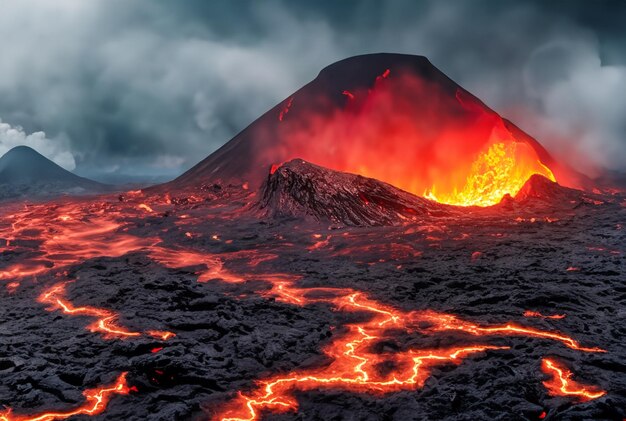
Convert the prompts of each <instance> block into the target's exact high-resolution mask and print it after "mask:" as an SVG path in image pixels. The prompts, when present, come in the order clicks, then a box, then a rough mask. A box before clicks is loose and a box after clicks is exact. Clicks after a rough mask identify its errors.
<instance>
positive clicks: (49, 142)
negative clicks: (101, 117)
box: [0, 119, 76, 171]
mask: <svg viewBox="0 0 626 421" xmlns="http://www.w3.org/2000/svg"><path fill="white" fill-rule="evenodd" d="M21 145H25V146H30V147H31V148H33V149H34V150H36V151H37V152H39V153H40V154H42V155H43V156H45V157H46V158H48V159H50V160H52V161H54V162H55V163H57V164H58V165H60V166H62V167H63V168H65V169H66V170H69V171H71V170H73V169H74V168H75V167H76V162H75V161H74V155H72V153H71V152H70V151H69V150H68V149H67V148H68V145H67V142H66V141H65V139H64V138H63V137H62V136H60V137H58V138H56V139H48V138H47V137H46V134H45V133H44V132H33V133H31V134H27V133H26V132H25V131H24V129H23V128H22V127H20V126H11V125H10V124H8V123H5V122H3V121H2V119H0V156H2V155H4V154H5V153H7V152H8V151H9V150H11V149H13V148H14V147H16V146H21Z"/></svg>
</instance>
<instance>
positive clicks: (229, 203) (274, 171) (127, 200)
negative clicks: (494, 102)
mask: <svg viewBox="0 0 626 421" xmlns="http://www.w3.org/2000/svg"><path fill="white" fill-rule="evenodd" d="M625 220H626V195H624V194H623V193H622V192H621V191H619V190H615V189H607V188H605V186H601V185H595V184H594V183H593V181H592V180H590V179H588V178H587V177H585V176H584V175H582V174H579V173H578V172H576V171H575V170H573V169H571V168H569V167H568V166H567V164H566V163H560V162H557V161H556V160H555V159H554V158H553V157H552V156H551V155H550V154H549V153H548V152H547V151H546V150H545V149H544V148H543V147H542V146H541V145H540V144H539V142H537V141H536V140H534V139H533V138H531V137H530V136H529V135H527V134H525V133H524V132H523V131H521V130H520V129H519V128H517V127H516V126H515V125H513V123H511V122H509V121H507V120H505V119H503V118H501V117H500V116H499V115H498V114H497V113H495V112H494V111H493V110H491V109H489V108H488V107H487V106H486V105H485V104H483V103H482V102H481V101H480V100H478V99H477V98H476V97H474V96H473V95H471V94H470V93H469V92H467V91H465V90H464V89H463V88H461V87H460V86H458V85H457V84H456V83H454V82H453V81H452V80H450V79H449V78H447V77H446V76H445V75H444V74H443V73H441V72H440V71H439V70H438V69H436V68H435V67H434V66H433V65H432V64H431V63H430V62H429V61H428V60H427V59H425V58H423V57H417V56H408V55H395V54H374V55H367V56H358V57H353V58H349V59H346V60H343V61H340V62H338V63H335V64H333V65H331V66H329V67H328V68H326V69H324V70H322V72H320V74H319V76H318V77H317V78H316V79H315V80H313V81H312V82H311V83H309V84H308V85H306V86H305V87H303V88H302V89H300V90H299V91H297V92H295V93H294V94H293V95H291V96H290V97H288V98H287V99H285V101H283V102H282V103H281V104H278V105H277V106H276V107H274V108H273V109H271V110H269V111H268V112H267V113H266V114H264V115H263V116H261V117H260V118H259V119H258V120H257V121H255V122H254V123H252V124H251V125H250V126H249V127H248V128H246V129H245V130H244V131H242V132H241V133H240V134H239V135H237V136H236V137H235V138H233V139H232V140H231V141H230V142H228V143H226V144H225V145H224V146H223V147H222V148H221V149H219V150H218V151H216V152H215V153H213V154H211V155H210V156H209V157H207V158H206V159H205V160H204V161H202V162H201V163H199V164H198V165H197V166H195V167H194V168H192V169H191V170H189V171H188V172H187V173H185V174H183V175H182V176H181V177H179V178H177V179H176V180H173V181H172V182H169V183H166V184H163V185H159V186H155V187H151V188H148V189H144V190H137V191H128V192H124V193H122V194H119V195H118V194H115V195H113V194H109V195H102V196H97V197H74V198H72V197H63V198H59V199H55V200H49V201H46V202H37V203H31V202H26V203H25V202H19V203H18V202H15V203H4V204H2V213H1V216H0V244H1V245H2V251H1V253H0V267H1V268H2V270H1V271H0V283H1V285H0V286H1V287H2V289H3V292H2V294H0V309H2V318H1V319H0V327H1V328H0V337H1V338H2V340H1V341H0V372H1V373H2V382H0V405H2V406H4V408H5V409H0V420H1V421H26V420H30V421H53V420H64V419H76V420H80V419H90V420H145V419H150V420H173V419H175V420H200V419H220V420H255V419H273V420H279V419H281V420H283V419H307V420H309V419H310V420H314V419H324V420H330V419H336V420H340V419H358V420H369V419H372V420H377V419H380V420H423V419H442V420H477V419H526V420H538V419H546V420H549V419H554V420H556V419H559V420H560V419H570V420H578V419H605V420H621V419H624V418H625V417H626V410H625V408H626V376H625V373H626V365H625V364H624V361H625V360H626V351H624V346H623V345H624V342H623V337H624V335H625V334H626V320H625V317H626V313H625V312H624V306H625V305H626V289H625V288H624V269H623V268H624V252H625V251H626V250H625V245H626V231H625V230H624V225H625Z"/></svg>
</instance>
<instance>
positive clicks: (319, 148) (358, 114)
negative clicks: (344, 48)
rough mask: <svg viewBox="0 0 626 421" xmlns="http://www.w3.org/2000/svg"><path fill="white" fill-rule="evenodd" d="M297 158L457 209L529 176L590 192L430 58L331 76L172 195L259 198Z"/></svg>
mask: <svg viewBox="0 0 626 421" xmlns="http://www.w3.org/2000/svg"><path fill="white" fill-rule="evenodd" d="M294 158H301V159H303V160H306V161H308V162H311V163H313V164H316V165H320V166H323V167H326V168H329V169H333V170H337V171H342V172H348V173H353V174H359V175H362V176H365V177H371V178H375V179H378V180H381V181H383V182H386V183H389V184H392V185H394V186H396V187H398V188H400V189H403V190H405V191H408V192H410V193H413V194H415V195H418V196H426V197H430V198H432V199H434V200H436V201H439V202H442V203H448V204H453V205H465V206H467V205H481V206H487V205H493V204H495V203H497V202H499V201H500V199H501V198H502V197H503V196H504V195H505V194H509V195H515V194H516V193H517V192H518V191H519V190H520V189H521V187H522V186H523V185H524V183H525V182H526V181H527V180H528V178H530V176H531V175H533V174H540V175H543V176H544V177H546V178H548V179H550V180H552V181H558V182H559V184H561V185H564V186H570V187H575V188H588V187H590V183H589V180H588V179H586V177H584V176H583V175H581V174H579V173H576V172H575V171H573V170H571V169H569V168H568V167H567V166H565V165H561V164H559V163H558V162H557V161H556V160H555V159H553V158H552V157H551V156H550V154H549V153H548V152H547V151H546V150H545V149H544V148H543V147H542V146H541V145H540V144H539V143H538V142H537V141H536V140H535V139H533V138H532V137H531V136H529V135H528V134H526V133H524V132H523V131H522V130H521V129H519V128H518V127H517V126H515V125H514V124H513V123H511V122H510V121H508V120H506V119H503V118H502V117H500V116H499V115H498V114H497V113H496V112H495V111H493V110H491V109H490V108H489V107H487V106H486V105H485V104H484V103H483V102H481V101H480V100H479V99H478V98H476V97H475V96H473V95H472V94H470V93H469V92H467V91H466V90H465V89H463V88H462V87H460V86H459V85H457V84H456V83H455V82H454V81H452V80H451V79H450V78H448V77H447V76H446V75H445V74H443V73H442V72H441V71H439V70H438V69H437V68H436V67H435V66H433V65H432V64H431V63H430V62H429V61H428V60H427V59H426V58H425V57H421V56H412V55H401V54H370V55H363V56H356V57H351V58H348V59H345V60H342V61H339V62H337V63H334V64H332V65H330V66H328V67H326V68H325V69H323V70H322V71H321V72H320V73H319V75H318V76H317V77H316V78H315V79H314V80H313V81H312V82H310V83H309V84H307V85H306V86H304V87H302V88H301V89H299V90H298V91H296V92H295V93H294V94H292V95H290V96H289V97H288V98H287V99H285V100H284V101H283V102H281V103H280V104H278V105H276V106H275V107H274V108H272V109H271V110H269V111H268V112H267V113H265V114H264V115H263V116H261V117H260V118H259V119H257V120H256V121H254V122H253V123H252V124H251V125H250V126H248V127H247V128H246V129H245V130H243V131H242V132H241V133H239V134H238V135H237V136H235V137H234V138H233V139H232V140H230V141H229V142H228V143H226V144H225V145H224V146H223V147H222V148H220V149H219V150H217V151H216V152H215V153H213V154H211V155H210V156H209V157H207V158H206V159H205V160H203V161H202V162H200V163H199V164H197V165H196V166H195V167H193V168H192V169H190V170H189V171H187V172H186V173H185V174H183V175H181V176H180V177H179V178H177V179H176V180H174V181H173V182H172V183H171V184H169V185H168V187H170V188H184V187H186V186H193V185H199V184H202V183H214V182H218V183H225V184H243V183H248V184H249V186H250V187H251V188H253V189H255V188H258V187H259V186H260V185H261V183H262V182H263V181H264V180H265V178H266V174H267V172H268V170H269V168H270V167H271V166H272V165H280V164H281V163H283V162H287V161H290V160H292V159H294Z"/></svg>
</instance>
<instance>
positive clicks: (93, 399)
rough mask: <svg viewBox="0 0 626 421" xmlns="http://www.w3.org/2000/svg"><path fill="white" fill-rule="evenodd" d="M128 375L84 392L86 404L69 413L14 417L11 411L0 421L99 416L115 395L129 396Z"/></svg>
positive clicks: (49, 420) (3, 414) (57, 412)
mask: <svg viewBox="0 0 626 421" xmlns="http://www.w3.org/2000/svg"><path fill="white" fill-rule="evenodd" d="M126 374H127V373H122V374H120V375H119V377H118V378H117V380H116V381H115V383H113V384H111V385H109V386H103V387H98V388H95V389H88V390H85V391H84V392H83V396H85V403H84V404H83V405H81V406H79V407H78V408H75V409H71V410H67V411H51V412H42V413H40V414H36V415H14V414H13V413H12V412H11V411H10V410H9V411H7V412H0V421H55V420H65V419H68V418H71V417H74V416H76V415H89V416H93V415H98V414H100V413H102V411H104V410H105V408H106V407H107V405H108V403H109V401H110V400H111V398H112V397H113V396H114V395H127V394H128V393H130V390H131V389H130V388H129V387H128V385H127V384H126Z"/></svg>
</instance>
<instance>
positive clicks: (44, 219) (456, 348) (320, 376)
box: [0, 72, 605, 421]
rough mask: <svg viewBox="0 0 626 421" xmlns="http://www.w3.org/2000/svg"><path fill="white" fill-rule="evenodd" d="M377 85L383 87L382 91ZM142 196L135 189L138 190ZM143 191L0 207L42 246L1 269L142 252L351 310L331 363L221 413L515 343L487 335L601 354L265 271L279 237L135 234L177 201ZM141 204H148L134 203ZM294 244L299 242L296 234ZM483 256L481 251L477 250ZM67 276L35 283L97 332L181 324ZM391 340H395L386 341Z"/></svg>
mask: <svg viewBox="0 0 626 421" xmlns="http://www.w3.org/2000/svg"><path fill="white" fill-rule="evenodd" d="M392 77H393V76H391V75H390V73H389V72H385V73H383V74H382V75H381V76H380V77H379V82H380V83H384V81H386V80H390V78H392ZM372 95H373V96H376V93H372ZM358 100H359V98H358V93H355V100H354V101H358ZM288 123H289V121H288V120H286V121H285V122H284V124H288ZM139 194H140V193H138V194H129V195H128V196H129V197H131V198H132V197H134V196H136V195H139ZM498 194H499V193H498ZM148 199H149V198H148V197H142V198H141V200H142V202H145V203H138V202H133V201H132V199H125V201H123V202H121V203H116V204H115V205H112V204H107V203H104V202H93V203H89V202H76V203H65V204H61V205H31V206H26V207H24V208H23V209H20V210H19V211H17V212H15V213H13V214H11V215H8V216H2V217H0V238H5V239H7V247H9V244H10V247H20V246H19V244H20V242H19V241H18V240H27V241H30V242H36V243H37V244H39V245H38V246H37V248H36V249H34V250H33V251H34V252H33V253H32V254H29V256H31V255H32V256H34V257H32V258H25V259H24V260H23V261H21V262H20V263H17V264H13V265H11V266H9V267H8V268H6V269H5V270H3V271H2V272H0V279H6V280H8V281H11V282H9V283H7V287H8V288H17V286H19V282H18V280H22V278H26V277H32V276H36V275H39V274H50V273H56V274H57V275H59V273H60V272H62V271H63V270H65V269H66V268H67V267H68V266H71V265H74V264H77V263H80V262H83V261H85V260H87V259H92V258H95V257H100V256H112V257H115V256H122V255H125V254H127V253H131V252H141V253H144V254H145V255H147V256H148V257H150V258H151V259H152V260H154V261H155V262H158V263H160V264H162V265H164V266H166V267H168V268H190V269H191V270H193V271H194V273H195V274H196V275H197V281H198V282H202V283H204V282H210V281H214V280H219V281H220V282H224V283H229V284H242V283H245V282H248V281H255V284H254V285H255V287H258V288H259V289H258V290H256V291H251V293H256V294H258V295H260V296H262V297H265V298H268V299H275V300H277V301H280V302H283V303H286V304H290V305H295V306H306V305H311V304H315V303H317V304H323V305H327V306H329V307H330V308H332V310H333V311H335V312H341V313H344V314H346V315H347V316H346V317H350V320H358V321H356V322H350V323H348V324H346V325H343V326H341V327H340V328H338V329H337V330H336V331H335V333H334V335H332V336H331V338H330V339H329V341H328V342H327V343H326V344H325V346H324V348H323V352H324V354H325V355H326V357H327V358H328V361H329V363H328V364H327V365H324V366H322V367H318V368H313V369H304V370H294V371H292V372H289V373H277V374H274V375H270V376H268V377H266V378H264V379H262V380H259V381H257V383H256V387H255V388H253V389H252V390H250V391H248V392H245V393H240V394H239V395H238V397H236V398H235V399H234V400H233V401H231V402H228V403H227V404H226V405H225V406H224V407H223V408H220V409H219V413H218V414H217V416H216V417H217V418H221V419H227V420H255V419H258V418H259V417H260V416H261V415H262V414H263V413H267V412H278V413H280V412H286V411H296V410H297V408H298V403H297V400H296V397H295V395H294V393H295V392H296V391H307V390H312V389H334V390H348V391H351V392H356V393H372V394H377V395H378V394H385V393H391V392H395V391H399V390H413V389H416V388H420V387H422V386H423V384H424V382H425V380H426V379H428V378H429V377H430V376H431V373H432V371H433V370H432V369H433V368H434V367H435V366H438V365H445V364H454V365H456V364H461V363H462V362H463V361H464V360H466V359H469V358H471V357H472V356H475V355H477V354H481V353H485V352H492V351H503V350H506V349H508V347H507V346H501V345H492V344H489V343H488V341H490V340H491V339H493V337H509V336H523V337H529V338H536V339H542V340H551V341H557V342H559V343H561V344H563V345H565V346H567V347H569V348H571V349H574V350H577V351H583V352H604V350H602V349H600V348H598V347H587V346H584V345H581V344H580V343H579V342H578V341H576V340H575V339H574V338H572V337H570V336H568V335H566V334H564V333H561V332H556V331H547V330H541V329H536V328H533V327H529V326H522V325H518V324H515V323H512V322H508V323H504V324H495V325H482V324H477V323H474V322H471V321H468V320H463V319H461V318H459V317H457V316H454V315H451V314H445V313H439V312H435V311H430V310H417V311H404V310H400V309H396V308H393V307H391V306H389V305H386V304H384V303H381V302H378V301H376V300H374V299H372V298H371V297H368V296H367V295H366V294H365V293H363V292H360V291H357V290H354V289H351V288H332V287H302V286H300V283H299V281H301V279H302V276H301V275H297V274H284V273H271V272H270V273H267V272H264V271H263V270H262V269H263V268H262V267H263V264H262V263H264V262H267V261H270V260H272V259H275V258H276V257H277V252H276V247H279V246H276V247H275V248H272V249H271V252H265V251H263V250H264V249H259V250H256V249H255V250H240V251H234V252H228V253H221V254H212V253H208V252H203V251H198V250H193V249H182V248H168V247H166V246H165V245H164V244H165V243H162V242H161V241H160V239H159V238H158V237H154V238H140V237H137V236H135V235H132V234H129V232H132V230H129V228H131V227H132V225H131V224H130V223H128V222H125V221H126V220H127V219H126V218H129V217H133V218H144V217H148V215H150V214H152V213H153V212H154V209H155V208H156V209H158V210H159V212H165V211H167V212H170V211H171V210H172V208H168V209H164V208H163V207H162V205H163V203H167V201H168V200H169V201H170V204H169V205H168V206H174V204H172V203H171V202H172V200H170V199H167V200H166V201H165V202H163V200H153V201H149V200H148ZM138 209H140V210H143V211H145V212H139V211H138ZM175 209H176V208H174V210H175ZM173 214H174V216H170V217H176V214H175V211H174V212H173ZM194 218H195V217H194V216H193V215H191V214H181V215H178V216H177V220H176V221H175V222H174V225H175V226H176V227H177V229H179V228H181V227H180V226H181V225H183V226H184V225H186V224H189V225H192V224H194V223H196V222H197V220H194ZM203 218H204V215H203ZM183 221H184V223H182V222H183ZM42 227H44V228H45V229H44V228H42ZM445 229H446V228H445V226H444V227H442V226H424V227H421V228H415V230H416V231H421V232H422V231H423V233H424V236H426V235H427V234H436V235H438V236H442V237H443V236H445ZM416 231H415V232H416ZM185 232H187V233H189V232H190V231H187V230H186V229H181V231H180V235H181V238H185V239H187V238H195V237H196V235H186V234H184V233H185ZM407 234H408V232H407ZM183 235H186V237H183ZM350 235H355V234H350ZM312 237H313V241H312V242H309V244H304V245H302V247H306V248H307V250H308V251H309V252H311V253H321V252H322V251H329V253H330V255H331V256H339V257H341V256H346V257H349V258H351V259H352V258H353V256H354V255H367V256H369V257H372V256H374V257H375V258H376V262H382V261H385V260H389V259H409V258H417V257H419V256H420V255H421V254H422V252H421V251H420V250H417V249H415V248H414V246H413V245H410V244H396V243H393V242H384V241H383V242H378V243H374V244H367V245H365V246H361V247H358V246H357V247H341V246H342V245H343V244H342V241H343V240H342V238H343V237H342V236H338V235H335V234H334V236H331V235H326V234H325V235H322V234H313V236H312ZM431 237H433V238H434V239H437V238H438V237H434V236H431ZM208 238H209V237H208V235H207V239H208ZM212 238H213V239H214V240H215V241H222V242H223V243H226V242H227V241H230V240H228V239H226V238H225V239H224V240H221V239H220V236H219V235H218V234H213V236H212ZM426 238H428V237H426ZM281 240H282V238H281ZM331 241H332V244H331ZM335 243H337V244H335ZM281 244H285V243H281ZM289 246H290V247H291V246H293V244H291V243H289ZM307 246H308V247H307ZM334 246H337V247H334ZM259 247H263V246H262V245H260V246H259ZM477 253H479V252H477ZM480 256H481V255H480V254H476V253H475V256H474V259H476V258H480ZM234 263H240V264H238V265H235V264H234ZM368 263H371V262H368ZM242 265H245V267H246V269H245V270H244V271H235V270H233V269H232V268H233V267H241V266H242ZM68 282H69V281H66V282H60V283H56V284H54V285H52V286H51V287H48V288H47V289H45V290H44V291H42V292H41V293H40V295H39V297H38V301H39V302H41V303H44V304H46V305H47V306H48V309H49V310H50V311H53V310H58V311H61V312H63V313H64V314H67V315H72V316H84V317H89V318H93V319H95V320H94V321H93V322H92V323H91V324H89V325H88V327H87V328H88V329H89V330H90V331H92V332H98V333H100V334H102V335H103V336H104V337H105V338H107V339H109V338H116V339H120V338H136V337H142V336H143V337H146V336H148V337H152V338H157V339H159V340H163V341H165V340H168V339H170V338H172V337H174V336H175V334H174V333H172V332H168V331H164V330H144V329H141V331H133V330H130V329H128V328H125V327H123V326H120V325H119V323H118V319H119V315H118V314H117V313H116V312H114V311H111V310H108V309H104V308H99V307H92V306H76V305H74V304H73V303H72V302H71V301H69V300H68V299H67V298H66V286H67V284H68ZM15 284H17V286H15ZM259 284H261V285H263V286H259ZM20 292H21V290H20ZM524 315H525V316H526V317H546V318H553V319H557V318H561V317H560V316H561V315H553V316H543V315H541V314H540V313H537V312H530V311H529V312H526V313H525V314H524ZM451 332H452V333H455V332H456V333H458V335H457V334H455V335H453V337H454V340H455V341H456V342H455V343H454V344H453V345H447V346H445V347H441V348H432V347H424V348H420V347H419V346H418V345H411V346H405V347H403V346H401V345H398V338H399V337H401V336H402V335H406V336H407V337H411V336H416V338H411V340H410V341H409V343H412V344H415V343H416V341H417V340H419V338H420V337H423V336H432V337H436V336H437V335H441V334H442V333H446V334H447V337H448V336H450V335H449V334H450V333H451ZM386 343H390V344H392V346H385V344H386ZM162 349H163V347H162V346H157V347H153V348H151V352H152V353H158V352H160V351H161V350H162ZM383 367H384V368H383ZM542 369H543V370H544V372H546V373H552V374H554V375H553V378H552V379H551V380H549V381H546V382H545V383H544V384H545V385H546V387H548V390H549V392H550V393H556V391H561V392H563V393H567V394H569V395H576V392H577V391H578V392H580V391H583V392H584V393H583V394H582V395H580V396H582V397H580V399H583V398H587V399H589V398H591V399H593V397H592V396H596V395H597V394H598V393H602V394H604V393H605V392H604V391H599V390H595V389H594V388H590V387H584V386H581V385H578V384H577V383H575V382H573V381H572V380H571V379H570V377H571V373H569V372H568V371H566V370H565V369H563V368H561V367H559V366H558V365H556V363H554V361H552V360H547V359H546V360H544V362H543V365H542ZM546 370H548V371H546ZM129 390H130V389H129V388H128V387H127V385H126V383H125V374H123V375H122V376H120V378H119V379H118V381H117V382H116V384H114V385H112V386H109V387H105V388H100V389H93V390H88V391H86V392H85V397H86V400H87V401H86V403H85V404H84V405H83V406H81V407H79V408H77V409H75V410H72V411H67V412H47V413H42V414H40V415H34V416H22V415H20V416H15V415H13V414H12V413H10V412H5V413H0V421H53V420H58V419H65V418H69V417H71V416H74V415H79V414H82V415H95V414H98V413H100V412H101V411H103V410H104V408H105V407H106V405H107V403H108V401H109V399H110V397H111V396H112V395H114V394H126V393H128V391H129ZM599 396H601V395H599Z"/></svg>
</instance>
